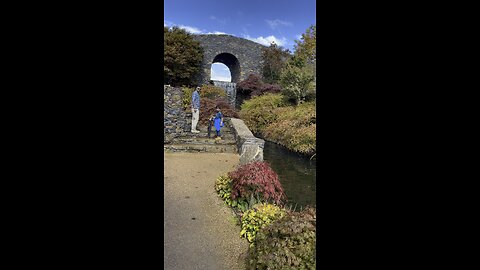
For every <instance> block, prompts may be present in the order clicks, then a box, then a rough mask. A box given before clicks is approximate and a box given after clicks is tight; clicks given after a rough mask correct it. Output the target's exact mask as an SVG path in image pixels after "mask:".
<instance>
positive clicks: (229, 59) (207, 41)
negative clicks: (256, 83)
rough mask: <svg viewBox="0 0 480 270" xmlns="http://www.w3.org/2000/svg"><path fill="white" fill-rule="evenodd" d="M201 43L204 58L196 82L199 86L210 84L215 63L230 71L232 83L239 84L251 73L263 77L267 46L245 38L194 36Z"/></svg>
mask: <svg viewBox="0 0 480 270" xmlns="http://www.w3.org/2000/svg"><path fill="white" fill-rule="evenodd" d="M193 37H194V39H195V40H197V41H199V42H200V45H201V46H202V48H203V51H204V56H203V61H202V68H201V72H200V75H199V76H198V77H197V79H196V81H197V83H198V84H199V85H201V84H205V83H208V82H209V81H210V77H211V74H210V72H211V67H212V64H213V63H222V64H224V65H226V66H227V67H228V68H229V69H230V74H231V76H232V83H238V82H239V81H242V80H244V79H246V78H247V77H248V75H249V74H250V73H256V74H258V75H260V76H261V74H262V73H261V68H262V63H263V60H262V48H265V46H263V45H261V44H258V43H255V42H253V41H251V40H247V39H244V38H239V37H234V36H230V35H194V36H193Z"/></svg>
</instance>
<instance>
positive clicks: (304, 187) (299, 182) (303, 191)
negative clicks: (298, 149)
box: [263, 141, 317, 210]
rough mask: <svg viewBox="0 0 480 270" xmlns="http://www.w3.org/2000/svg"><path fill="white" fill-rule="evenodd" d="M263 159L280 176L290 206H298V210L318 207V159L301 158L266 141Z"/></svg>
mask: <svg viewBox="0 0 480 270" xmlns="http://www.w3.org/2000/svg"><path fill="white" fill-rule="evenodd" d="M263 158H264V160H265V161H267V162H268V163H270V165H271V167H272V169H273V170H274V171H275V172H276V173H277V174H278V177H279V178H280V182H281V183H282V186H283V189H284V190H285V193H286V195H287V197H288V205H293V206H295V204H297V210H300V206H301V207H305V206H306V205H316V192H315V190H316V176H317V168H316V167H317V165H316V159H315V158H314V159H313V160H309V157H305V156H301V155H299V154H296V153H294V152H291V151H289V150H288V149H286V148H284V147H283V146H280V145H277V144H275V143H272V142H268V141H265V148H264V150H263Z"/></svg>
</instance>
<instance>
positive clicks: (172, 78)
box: [163, 27, 203, 86]
mask: <svg viewBox="0 0 480 270" xmlns="http://www.w3.org/2000/svg"><path fill="white" fill-rule="evenodd" d="M163 37H164V51H163V59H164V64H163V79H164V82H165V83H166V84H171V85H174V86H179V85H193V84H194V83H195V82H194V78H195V77H196V75H197V74H198V73H199V72H200V69H201V63H202V59H203V51H202V48H201V46H200V43H199V42H198V41H195V40H194V39H193V37H192V35H191V34H189V33H187V32H186V31H185V30H183V29H180V28H178V27H173V28H171V29H169V28H168V27H164V28H163Z"/></svg>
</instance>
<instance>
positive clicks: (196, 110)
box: [192, 87, 200, 133]
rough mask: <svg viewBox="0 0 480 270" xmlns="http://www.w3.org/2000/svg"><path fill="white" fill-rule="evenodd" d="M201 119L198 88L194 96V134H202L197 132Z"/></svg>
mask: <svg viewBox="0 0 480 270" xmlns="http://www.w3.org/2000/svg"><path fill="white" fill-rule="evenodd" d="M199 118H200V87H197V88H196V89H195V91H193V94H192V133H200V131H198V130H197V123H198V119H199Z"/></svg>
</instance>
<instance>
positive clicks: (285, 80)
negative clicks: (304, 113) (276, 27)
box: [280, 25, 317, 104]
mask: <svg viewBox="0 0 480 270" xmlns="http://www.w3.org/2000/svg"><path fill="white" fill-rule="evenodd" d="M295 42H296V45H295V53H294V54H293V57H291V58H290V59H289V60H288V61H287V63H286V64H285V67H284V68H283V69H282V72H281V74H280V85H281V86H282V93H283V94H284V95H285V96H286V97H288V98H289V99H291V100H293V101H295V103H296V104H299V103H303V102H304V101H307V100H308V99H313V98H314V97H315V87H316V61H317V52H316V26H315V25H312V26H310V27H309V28H308V29H307V30H306V32H305V33H303V34H302V37H301V40H300V41H297V40H295Z"/></svg>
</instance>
